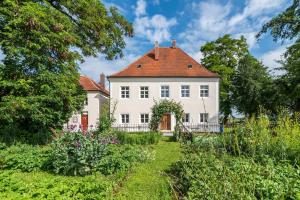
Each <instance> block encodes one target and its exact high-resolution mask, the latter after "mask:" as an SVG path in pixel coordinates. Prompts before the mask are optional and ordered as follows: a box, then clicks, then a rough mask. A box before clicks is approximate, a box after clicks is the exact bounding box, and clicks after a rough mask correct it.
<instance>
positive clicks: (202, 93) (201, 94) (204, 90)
mask: <svg viewBox="0 0 300 200" xmlns="http://www.w3.org/2000/svg"><path fill="white" fill-rule="evenodd" d="M202 87H207V88H202ZM206 91H207V92H206ZM199 92H200V97H201V98H202V97H203V98H208V97H209V85H200V90H199Z"/></svg>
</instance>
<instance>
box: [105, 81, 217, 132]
mask: <svg viewBox="0 0 300 200" xmlns="http://www.w3.org/2000/svg"><path fill="white" fill-rule="evenodd" d="M109 81H110V95H111V108H112V105H113V104H114V102H116V110H115V113H114V118H115V119H116V125H122V124H124V121H123V123H122V118H121V115H122V114H123V115H124V114H128V115H129V124H141V114H149V118H151V107H152V106H153V105H154V100H155V101H159V100H162V99H170V100H174V101H176V102H180V103H181V105H182V106H183V109H184V112H185V113H188V114H189V123H192V124H199V123H201V119H200V118H201V117H200V115H202V117H203V114H204V113H207V114H208V122H211V123H218V120H219V78H175V77H174V78H150V77H147V78H146V77H145V78H135V77H130V78H113V77H111V78H110V79H109ZM144 86H146V87H148V90H149V96H148V98H141V96H140V90H141V87H144ZM161 86H169V98H163V97H161ZM182 86H189V87H187V88H189V89H188V90H189V97H182V94H181V88H182ZM201 86H208V97H201V96H200V87H201ZM121 87H129V98H122V96H121ZM149 121H150V119H149ZM175 123H176V122H175V117H174V116H173V115H171V130H174V126H175Z"/></svg>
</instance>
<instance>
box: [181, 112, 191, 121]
mask: <svg viewBox="0 0 300 200" xmlns="http://www.w3.org/2000/svg"><path fill="white" fill-rule="evenodd" d="M182 122H183V123H189V122H190V113H184V115H183V118H182Z"/></svg>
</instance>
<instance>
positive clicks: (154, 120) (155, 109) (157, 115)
mask: <svg viewBox="0 0 300 200" xmlns="http://www.w3.org/2000/svg"><path fill="white" fill-rule="evenodd" d="M154 103H155V104H154V105H153V106H152V108H151V112H152V115H151V121H150V124H149V125H150V129H151V130H152V131H157V130H158V127H159V123H160V121H161V118H162V116H163V114H165V113H174V115H175V119H176V125H175V131H174V137H175V138H176V139H178V137H179V132H180V127H179V126H180V124H181V121H182V117H183V108H182V105H181V104H180V103H177V102H175V101H173V100H167V99H164V100H161V101H159V102H156V101H155V102H154Z"/></svg>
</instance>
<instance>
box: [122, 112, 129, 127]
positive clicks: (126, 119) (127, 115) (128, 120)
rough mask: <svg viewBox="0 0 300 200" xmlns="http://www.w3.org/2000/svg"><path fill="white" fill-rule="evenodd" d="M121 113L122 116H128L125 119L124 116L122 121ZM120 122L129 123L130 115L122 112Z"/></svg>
mask: <svg viewBox="0 0 300 200" xmlns="http://www.w3.org/2000/svg"><path fill="white" fill-rule="evenodd" d="M123 115H124V116H128V117H127V119H126V117H125V118H124V119H125V122H123ZM126 121H128V122H126ZM120 123H121V124H129V123H130V115H129V114H128V113H122V114H120Z"/></svg>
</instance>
